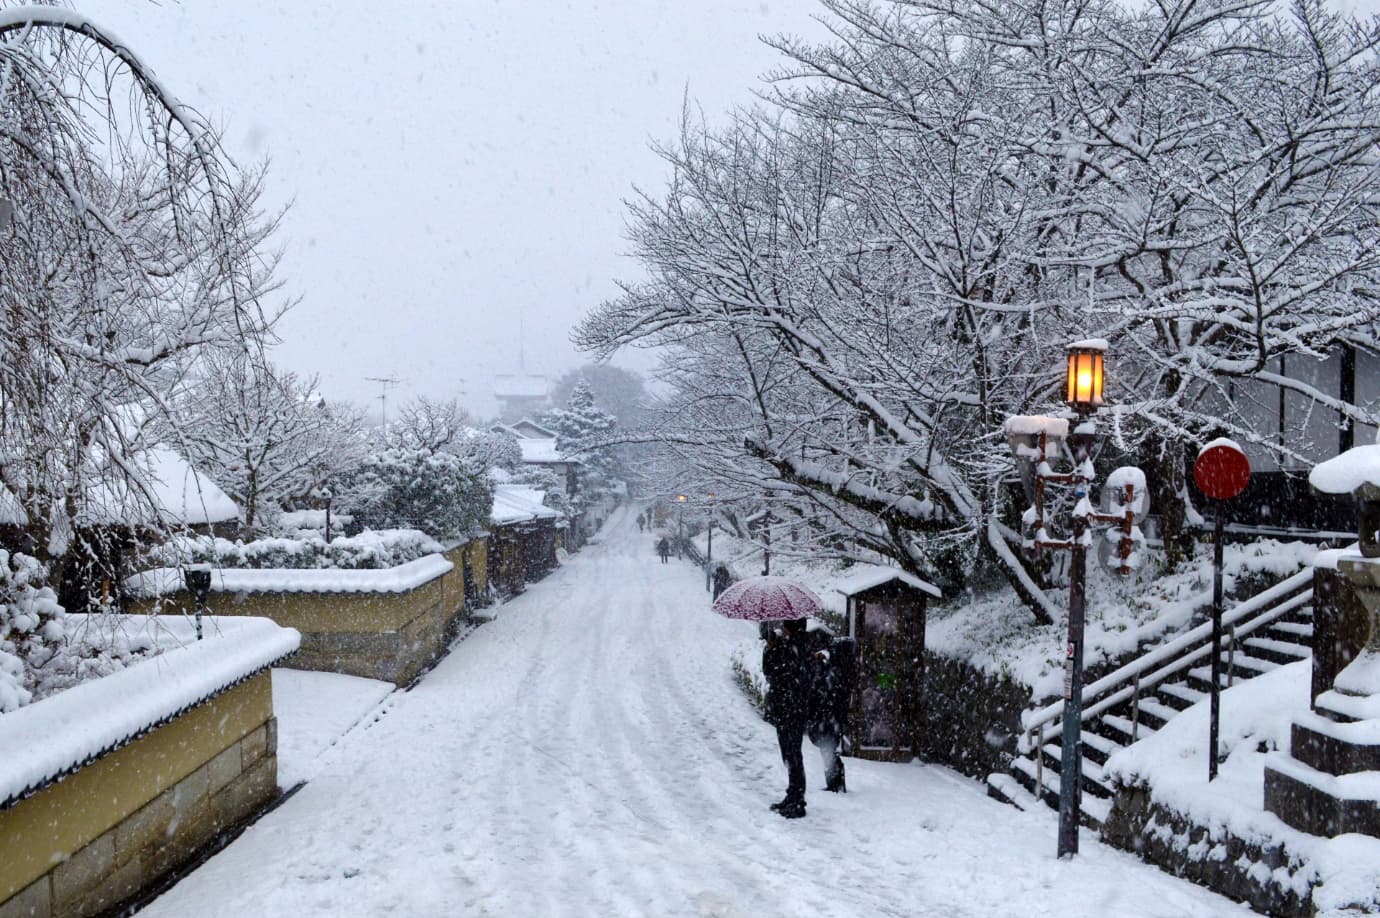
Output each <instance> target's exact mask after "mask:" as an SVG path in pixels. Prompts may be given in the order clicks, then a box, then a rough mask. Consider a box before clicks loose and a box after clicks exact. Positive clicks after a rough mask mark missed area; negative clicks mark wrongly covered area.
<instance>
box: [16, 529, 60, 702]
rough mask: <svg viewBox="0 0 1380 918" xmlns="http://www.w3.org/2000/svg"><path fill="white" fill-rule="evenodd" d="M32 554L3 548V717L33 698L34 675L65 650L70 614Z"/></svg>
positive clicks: (45, 572)
mask: <svg viewBox="0 0 1380 918" xmlns="http://www.w3.org/2000/svg"><path fill="white" fill-rule="evenodd" d="M46 577H47V571H46V570H45V569H44V567H43V565H42V564H40V563H39V562H38V561H37V560H36V559H34V558H31V557H29V556H28V555H21V554H18V553H16V554H10V553H9V552H8V551H5V550H4V549H2V548H0V713H3V712H5V711H13V710H14V709H15V708H18V707H21V706H23V705H26V704H28V703H29V702H30V701H31V700H33V685H34V682H35V674H34V671H35V670H37V669H39V668H41V667H43V666H44V665H45V664H47V663H48V662H49V661H51V660H52V658H53V656H54V655H55V654H56V653H57V652H58V651H59V650H60V649H61V647H62V642H63V637H64V636H65V633H64V629H63V617H64V614H65V613H64V612H63V609H62V606H60V605H58V601H57V595H56V594H55V593H54V592H53V591H52V589H51V588H50V587H48V586H47V585H46V584H45V582H44V581H45V579H46Z"/></svg>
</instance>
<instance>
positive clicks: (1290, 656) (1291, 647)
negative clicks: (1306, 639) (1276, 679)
mask: <svg viewBox="0 0 1380 918" xmlns="http://www.w3.org/2000/svg"><path fill="white" fill-rule="evenodd" d="M1244 643H1245V645H1246V647H1247V648H1249V649H1250V652H1251V653H1252V654H1253V655H1254V656H1257V657H1259V658H1260V659H1262V660H1270V661H1272V662H1274V663H1280V664H1283V663H1293V662H1296V661H1298V660H1307V659H1308V658H1309V657H1311V656H1313V651H1312V650H1311V649H1310V648H1308V647H1305V646H1304V645H1302V644H1295V643H1294V642H1292V641H1277V640H1275V639H1273V638H1267V637H1248V638H1246V640H1245V642H1244Z"/></svg>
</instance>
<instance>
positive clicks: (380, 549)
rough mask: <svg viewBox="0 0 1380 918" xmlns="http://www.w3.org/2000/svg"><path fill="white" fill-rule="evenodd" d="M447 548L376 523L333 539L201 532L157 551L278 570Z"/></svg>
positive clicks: (184, 559) (392, 562)
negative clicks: (235, 538)
mask: <svg viewBox="0 0 1380 918" xmlns="http://www.w3.org/2000/svg"><path fill="white" fill-rule="evenodd" d="M441 550H442V546H441V544H440V543H439V542H437V541H436V540H435V539H433V538H431V537H430V536H428V535H427V534H426V533H424V532H421V531H419V530H416V529H383V530H372V529H371V530H366V531H364V532H361V533H360V534H359V535H356V536H350V537H345V536H340V537H337V538H334V539H332V540H331V541H330V542H329V543H327V542H326V540H325V539H323V538H321V537H320V536H310V537H307V538H294V539H285V538H270V539H254V540H253V541H250V542H245V541H243V540H241V541H236V542H231V541H230V540H228V539H213V538H211V537H209V536H196V537H192V538H185V539H178V540H176V541H174V542H171V543H169V544H168V545H167V546H166V547H165V548H164V549H163V550H162V551H160V552H158V553H157V560H158V562H159V563H160V564H164V565H167V566H170V567H179V566H183V565H187V564H211V565H214V566H215V567H230V568H266V569H270V568H271V569H275V570H281V569H294V568H296V569H320V568H338V569H342V570H382V569H384V568H389V567H397V566H398V565H399V564H406V563H407V562H409V561H415V560H417V559H418V558H420V557H422V556H424V555H429V554H431V553H433V552H438V551H441Z"/></svg>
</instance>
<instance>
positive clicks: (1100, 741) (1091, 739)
mask: <svg viewBox="0 0 1380 918" xmlns="http://www.w3.org/2000/svg"><path fill="white" fill-rule="evenodd" d="M1082 736H1083V744H1084V745H1085V746H1091V747H1092V748H1093V749H1096V750H1097V751H1098V752H1100V753H1102V755H1103V757H1104V758H1105V757H1106V756H1109V755H1111V754H1112V753H1113V752H1116V751H1117V750H1118V749H1124V748H1126V747H1125V746H1123V745H1122V744H1121V743H1118V742H1117V741H1116V740H1110V739H1107V737H1105V736H1102V735H1100V734H1097V733H1093V732H1092V731H1091V730H1086V729H1085V730H1084V731H1083V733H1082Z"/></svg>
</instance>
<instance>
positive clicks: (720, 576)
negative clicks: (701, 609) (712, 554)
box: [714, 564, 733, 599]
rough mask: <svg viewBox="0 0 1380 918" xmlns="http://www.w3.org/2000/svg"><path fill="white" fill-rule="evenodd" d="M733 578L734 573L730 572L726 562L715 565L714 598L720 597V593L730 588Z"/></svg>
mask: <svg viewBox="0 0 1380 918" xmlns="http://www.w3.org/2000/svg"><path fill="white" fill-rule="evenodd" d="M732 580H733V575H732V574H730V573H729V572H728V566H727V565H725V564H716V565H714V598H715V599H718V598H719V594H720V593H722V592H723V591H724V590H726V589H728V585H729V583H731V582H732Z"/></svg>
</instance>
